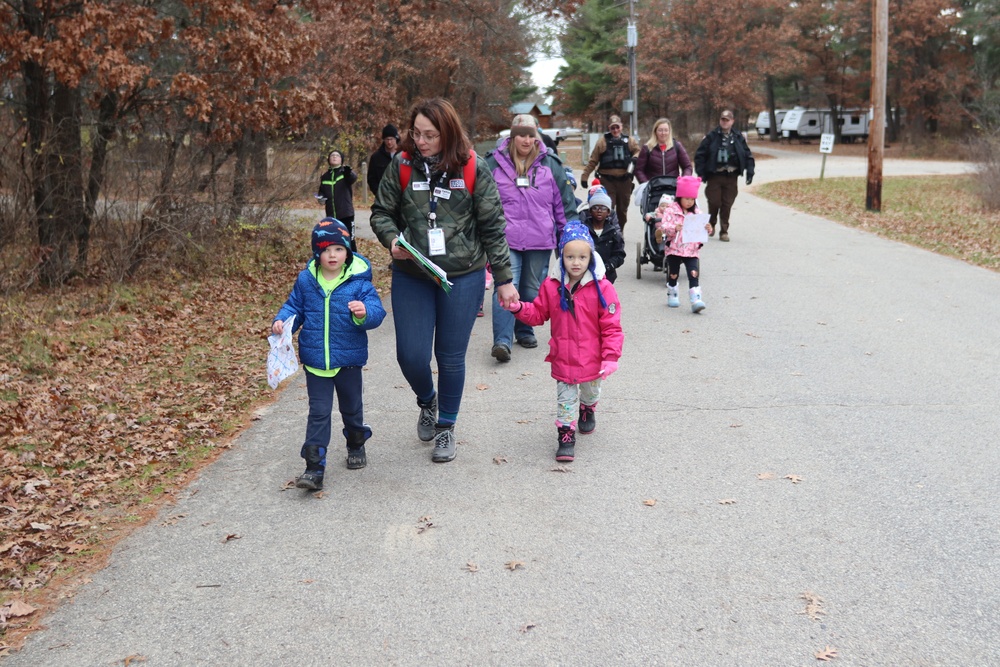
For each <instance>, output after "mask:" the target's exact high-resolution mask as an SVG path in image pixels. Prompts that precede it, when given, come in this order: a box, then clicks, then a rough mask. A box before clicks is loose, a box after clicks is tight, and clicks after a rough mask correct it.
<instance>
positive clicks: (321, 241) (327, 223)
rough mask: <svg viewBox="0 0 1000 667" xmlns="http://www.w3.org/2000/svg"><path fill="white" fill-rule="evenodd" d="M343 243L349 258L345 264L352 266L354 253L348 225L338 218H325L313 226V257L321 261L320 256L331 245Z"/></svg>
mask: <svg viewBox="0 0 1000 667" xmlns="http://www.w3.org/2000/svg"><path fill="white" fill-rule="evenodd" d="M332 245H342V246H344V247H345V248H347V259H345V260H344V266H350V265H351V262H352V261H354V253H353V252H351V233H350V232H349V231H347V226H346V225H344V223H342V222H341V221H340V220H337V219H336V218H323V219H322V220H320V221H319V223H317V225H316V226H315V227H313V231H312V251H313V259H315V260H316V262H317V264H318V263H319V256H320V255H321V254H323V251H324V250H326V249H327V248H328V247H329V246H332Z"/></svg>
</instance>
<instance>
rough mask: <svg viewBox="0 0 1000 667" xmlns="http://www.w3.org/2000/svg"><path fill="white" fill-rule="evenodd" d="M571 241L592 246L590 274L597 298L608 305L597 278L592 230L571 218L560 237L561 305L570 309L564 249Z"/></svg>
mask: <svg viewBox="0 0 1000 667" xmlns="http://www.w3.org/2000/svg"><path fill="white" fill-rule="evenodd" d="M570 241H583V242H584V243H586V244H587V245H589V246H590V266H588V267H587V268H588V269H590V275H591V276H593V277H594V287H595V288H596V289H597V300H598V301H600V302H601V306H602V307H604V308H607V307H608V302H607V301H605V300H604V295H603V294H601V285H600V283H599V281H598V280H597V260H596V259H595V258H594V256H595V255H596V254H597V251H596V250H595V249H594V238H593V237H592V236H591V235H590V230H589V229H587V227H586V225H584V224H583V223H582V222H580V221H579V220H570V221H569V222H567V223H566V226H565V227H563V232H562V236H560V237H559V270H560V280H559V307H560V308H562V309H563V310H564V311H567V310H569V301H568V300H567V298H566V264H564V263H563V249H564V248H565V247H566V244H567V243H569V242H570Z"/></svg>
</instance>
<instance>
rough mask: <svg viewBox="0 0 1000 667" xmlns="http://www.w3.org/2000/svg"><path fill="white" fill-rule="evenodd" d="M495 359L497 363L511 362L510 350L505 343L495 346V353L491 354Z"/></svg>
mask: <svg viewBox="0 0 1000 667" xmlns="http://www.w3.org/2000/svg"><path fill="white" fill-rule="evenodd" d="M490 354H492V355H493V358H494V359H496V360H497V361H510V348H509V347H507V346H506V345H504V344H503V343H498V344H497V345H494V346H493V351H492V352H491V353H490Z"/></svg>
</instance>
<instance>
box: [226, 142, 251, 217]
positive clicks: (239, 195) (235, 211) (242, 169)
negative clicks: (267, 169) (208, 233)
mask: <svg viewBox="0 0 1000 667" xmlns="http://www.w3.org/2000/svg"><path fill="white" fill-rule="evenodd" d="M249 143H250V142H249V141H248V140H247V136H246V135H243V136H242V137H240V138H239V139H237V140H236V163H235V164H234V165H233V201H232V204H231V205H230V208H229V215H230V217H231V218H232V219H233V220H236V219H238V218H239V217H240V216H241V215H243V207H244V206H246V198H247V162H248V161H249V157H250V147H249V145H248V144H249Z"/></svg>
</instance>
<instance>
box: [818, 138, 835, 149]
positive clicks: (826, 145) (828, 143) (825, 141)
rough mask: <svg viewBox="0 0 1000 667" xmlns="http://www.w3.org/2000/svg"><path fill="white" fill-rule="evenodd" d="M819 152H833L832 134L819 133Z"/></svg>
mask: <svg viewBox="0 0 1000 667" xmlns="http://www.w3.org/2000/svg"><path fill="white" fill-rule="evenodd" d="M819 152H820V153H832V152H833V135H832V134H821V135H820V136H819Z"/></svg>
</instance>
